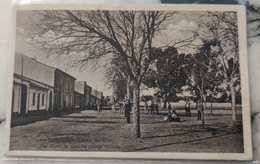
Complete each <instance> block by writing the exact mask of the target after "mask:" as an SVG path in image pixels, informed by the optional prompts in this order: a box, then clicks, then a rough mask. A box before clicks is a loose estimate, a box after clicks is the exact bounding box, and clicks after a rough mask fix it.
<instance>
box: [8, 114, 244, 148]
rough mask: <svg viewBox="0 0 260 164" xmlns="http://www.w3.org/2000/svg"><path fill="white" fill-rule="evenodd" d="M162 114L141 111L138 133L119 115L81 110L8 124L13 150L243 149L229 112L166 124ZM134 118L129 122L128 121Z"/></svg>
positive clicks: (239, 127) (238, 126) (239, 126)
mask: <svg viewBox="0 0 260 164" xmlns="http://www.w3.org/2000/svg"><path fill="white" fill-rule="evenodd" d="M166 112H167V111H161V115H145V114H144V113H142V114H141V135H142V138H140V139H136V138H135V137H134V136H133V135H132V126H133V124H132V123H130V124H126V123H125V122H126V121H125V118H124V115H123V114H119V113H118V111H116V113H112V112H111V111H108V110H106V111H102V112H101V113H98V112H97V111H90V110H85V111H81V112H80V113H72V114H68V115H62V116H60V117H53V118H50V119H48V120H43V121H38V122H35V123H31V124H28V125H21V126H16V127H13V128H11V139H10V141H11V142H10V148H11V150H49V151H146V152H150V151H152V152H154V151H156V152H223V153H224V152H229V153H239V152H243V132H242V123H241V121H236V122H233V121H231V115H226V114H219V115H206V116H205V125H204V126H202V125H201V121H198V120H197V119H196V114H192V117H186V116H182V115H181V116H180V117H181V122H164V121H163V117H164V114H166ZM131 121H132V120H131Z"/></svg>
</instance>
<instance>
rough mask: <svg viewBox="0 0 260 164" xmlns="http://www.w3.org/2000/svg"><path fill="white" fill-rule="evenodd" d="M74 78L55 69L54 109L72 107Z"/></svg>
mask: <svg viewBox="0 0 260 164" xmlns="http://www.w3.org/2000/svg"><path fill="white" fill-rule="evenodd" d="M75 80H76V78H75V77H73V76H71V75H69V74H67V73H65V72H63V71H61V70H60V69H55V75H54V101H55V103H54V109H55V110H62V109H63V110H67V109H73V108H74V87H75Z"/></svg>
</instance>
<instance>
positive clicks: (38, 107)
mask: <svg viewBox="0 0 260 164" xmlns="http://www.w3.org/2000/svg"><path fill="white" fill-rule="evenodd" d="M40 97H41V94H40V93H38V98H37V110H40Z"/></svg>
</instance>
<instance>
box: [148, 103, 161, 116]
mask: <svg viewBox="0 0 260 164" xmlns="http://www.w3.org/2000/svg"><path fill="white" fill-rule="evenodd" d="M150 108H151V110H150V112H151V115H153V114H154V111H156V114H157V115H158V114H159V102H157V103H156V104H154V103H153V101H152V102H151V105H150ZM148 111H149V105H148V103H147V102H145V113H148Z"/></svg>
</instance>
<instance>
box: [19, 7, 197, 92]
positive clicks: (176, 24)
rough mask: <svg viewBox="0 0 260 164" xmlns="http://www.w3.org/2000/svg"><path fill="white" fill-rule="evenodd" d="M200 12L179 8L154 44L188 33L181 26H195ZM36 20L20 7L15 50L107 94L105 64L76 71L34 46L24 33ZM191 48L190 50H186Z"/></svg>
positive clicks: (174, 39)
mask: <svg viewBox="0 0 260 164" xmlns="http://www.w3.org/2000/svg"><path fill="white" fill-rule="evenodd" d="M199 14H201V12H181V13H179V14H175V15H174V16H173V17H172V19H171V20H170V21H168V22H167V23H166V24H165V27H167V28H166V30H164V31H162V32H160V34H158V35H157V36H156V39H155V40H154V44H155V45H158V46H160V45H162V44H169V45H171V43H174V42H176V41H178V40H179V39H182V38H183V37H188V36H189V35H190V34H189V33H187V32H186V33H183V31H185V30H196V29H197V28H198V23H197V22H196V21H198V19H197V18H198V15H199ZM32 21H37V17H36V16H35V13H33V12H31V11H20V12H18V15H17V30H16V32H17V34H16V52H20V53H23V54H24V55H26V56H29V57H32V58H36V59H37V60H38V61H40V62H42V63H45V64H47V65H49V66H52V67H56V68H59V69H61V70H63V71H65V72H67V73H69V74H70V75H72V76H74V77H75V78H77V80H79V81H86V82H87V84H88V85H90V86H91V87H93V88H95V89H96V88H97V89H98V90H100V91H103V92H104V95H105V96H107V95H111V94H112V89H111V88H109V87H108V86H107V85H105V81H106V79H105V76H104V70H105V68H100V69H96V70H93V69H92V67H91V66H89V67H88V68H87V69H85V70H82V71H80V70H79V68H75V67H74V68H72V67H71V66H70V65H69V64H68V63H69V62H71V59H68V58H66V57H61V58H57V57H53V56H51V57H48V58H46V55H44V54H43V53H41V52H40V51H39V50H38V49H37V47H36V46H35V45H34V44H33V43H32V40H31V39H30V38H29V37H28V36H27V35H26V33H28V30H29V28H28V25H30V22H32ZM189 51H190V52H192V50H189ZM149 93H152V91H150V90H149V91H145V94H149Z"/></svg>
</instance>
